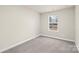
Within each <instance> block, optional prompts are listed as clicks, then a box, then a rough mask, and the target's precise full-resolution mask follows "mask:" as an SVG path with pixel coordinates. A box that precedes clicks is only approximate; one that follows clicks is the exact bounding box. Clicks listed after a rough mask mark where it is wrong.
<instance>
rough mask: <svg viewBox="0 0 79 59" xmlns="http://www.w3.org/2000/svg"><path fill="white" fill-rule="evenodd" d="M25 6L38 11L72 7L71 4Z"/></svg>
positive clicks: (43, 11)
mask: <svg viewBox="0 0 79 59" xmlns="http://www.w3.org/2000/svg"><path fill="white" fill-rule="evenodd" d="M27 7H28V8H31V9H33V10H35V11H37V12H39V13H45V12H51V11H56V10H61V9H64V8H69V7H72V5H28V6H27Z"/></svg>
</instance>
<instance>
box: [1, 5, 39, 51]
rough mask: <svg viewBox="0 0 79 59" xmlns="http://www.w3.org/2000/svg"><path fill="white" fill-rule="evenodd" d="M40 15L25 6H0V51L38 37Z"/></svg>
mask: <svg viewBox="0 0 79 59" xmlns="http://www.w3.org/2000/svg"><path fill="white" fill-rule="evenodd" d="M39 28H40V15H39V14H38V13H37V12H35V11H32V10H31V9H28V8H27V7H25V6H0V50H2V49H5V48H7V47H9V46H11V45H13V44H16V43H17V42H20V41H23V40H27V39H28V38H30V37H33V36H35V35H38V34H39V32H40V30H39Z"/></svg>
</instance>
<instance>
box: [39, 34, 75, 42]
mask: <svg viewBox="0 0 79 59" xmlns="http://www.w3.org/2000/svg"><path fill="white" fill-rule="evenodd" d="M40 35H41V36H47V37H51V38H56V39H60V40H65V41H71V42H75V41H74V40H70V39H65V38H60V37H53V36H51V35H46V34H40Z"/></svg>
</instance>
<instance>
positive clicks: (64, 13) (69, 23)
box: [41, 7, 75, 41]
mask: <svg viewBox="0 0 79 59" xmlns="http://www.w3.org/2000/svg"><path fill="white" fill-rule="evenodd" d="M53 15H56V16H58V18H59V19H58V20H59V25H58V32H54V31H48V16H53ZM41 34H42V35H46V36H50V37H53V38H60V39H64V40H69V41H74V40H75V23H74V7H71V8H67V9H63V10H59V11H54V12H49V13H43V14H41Z"/></svg>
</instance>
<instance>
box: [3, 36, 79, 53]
mask: <svg viewBox="0 0 79 59" xmlns="http://www.w3.org/2000/svg"><path fill="white" fill-rule="evenodd" d="M77 52H78V51H77V48H76V46H75V43H73V42H68V41H63V40H59V39H52V38H49V37H44V36H40V37H37V38H35V39H33V40H30V41H28V42H26V43H23V44H21V45H19V46H16V47H14V48H12V49H9V50H7V51H5V52H3V53H77Z"/></svg>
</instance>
